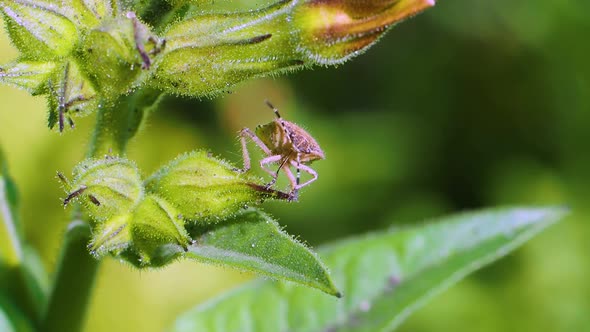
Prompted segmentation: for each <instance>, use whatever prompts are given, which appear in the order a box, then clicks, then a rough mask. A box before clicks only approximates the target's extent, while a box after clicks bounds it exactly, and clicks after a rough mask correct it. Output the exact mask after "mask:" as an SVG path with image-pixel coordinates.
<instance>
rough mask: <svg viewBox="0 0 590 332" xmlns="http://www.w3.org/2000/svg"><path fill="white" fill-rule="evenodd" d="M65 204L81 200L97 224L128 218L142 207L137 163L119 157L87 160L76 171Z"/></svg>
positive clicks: (141, 188)
mask: <svg viewBox="0 0 590 332" xmlns="http://www.w3.org/2000/svg"><path fill="white" fill-rule="evenodd" d="M73 173H74V180H73V181H72V183H71V185H69V184H67V185H66V186H67V187H69V188H66V189H67V190H68V197H67V198H66V199H65V200H64V205H66V204H68V203H69V202H70V201H71V200H73V199H79V200H80V202H81V203H82V205H83V206H84V207H85V209H86V211H87V212H88V214H89V215H90V216H91V217H92V218H93V219H94V220H95V221H97V222H104V221H106V220H109V219H111V218H113V217H115V216H120V215H125V214H127V213H130V212H132V210H133V209H134V208H135V207H136V206H137V205H138V204H139V202H140V201H141V200H142V198H143V194H144V190H143V184H142V182H141V177H140V174H139V171H138V169H137V167H136V166H135V164H134V163H132V162H131V161H129V160H127V159H123V158H118V157H106V158H104V159H86V160H84V161H83V162H81V163H80V164H78V165H77V166H76V167H75V168H74V172H73ZM62 180H64V179H63V177H62Z"/></svg>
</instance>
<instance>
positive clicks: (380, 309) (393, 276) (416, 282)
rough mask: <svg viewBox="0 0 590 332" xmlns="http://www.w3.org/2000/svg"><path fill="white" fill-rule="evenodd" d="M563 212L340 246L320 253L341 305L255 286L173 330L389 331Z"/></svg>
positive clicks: (485, 217)
mask: <svg viewBox="0 0 590 332" xmlns="http://www.w3.org/2000/svg"><path fill="white" fill-rule="evenodd" d="M566 213H567V212H566V210H565V209H562V208H513V209H496V210H485V211H480V212H475V213H465V214H459V215H456V216H451V217H447V218H442V219H440V220H434V222H433V223H430V224H426V225H424V226H420V227H414V228H407V229H398V230H392V231H388V232H382V233H374V234H369V235H365V236H361V237H357V238H354V239H350V240H345V241H340V242H337V243H335V244H333V245H331V246H328V247H326V248H324V249H323V250H321V251H320V252H321V254H322V257H324V259H325V261H326V262H327V265H328V266H330V267H331V269H332V276H333V278H334V280H335V282H336V283H337V284H338V285H342V286H343V287H344V298H342V299H335V298H330V297H328V296H324V295H322V294H321V293H318V292H314V291H311V290H309V289H305V288H302V287H297V286H294V285H289V284H283V283H271V282H265V281H256V282H253V283H250V284H247V285H246V286H244V287H242V288H240V289H238V290H236V291H234V292H233V293H231V294H230V295H226V296H224V297H223V298H220V299H216V300H213V301H211V302H209V303H205V304H202V305H199V306H197V307H196V308H194V309H192V310H190V311H188V312H187V313H185V314H183V315H181V316H180V317H179V318H178V320H177V321H176V324H175V326H174V328H173V329H172V331H175V332H181V331H224V332H230V331H261V332H264V331H273V332H274V331H301V332H303V331H391V330H394V329H395V328H396V327H397V326H399V325H400V324H401V323H402V322H403V321H404V319H405V318H407V316H408V315H410V314H411V313H413V312H414V311H415V310H417V309H418V308H419V307H421V306H422V305H424V304H425V303H426V302H427V301H428V300H430V299H431V298H432V297H433V296H435V295H437V294H439V293H440V292H442V291H443V290H445V289H447V288H449V287H450V286H451V285H453V284H455V283H456V282H458V281H459V280H461V279H462V278H464V277H465V276H466V275H468V274H469V273H471V272H473V271H475V270H477V269H479V268H481V267H482V266H484V265H486V264H489V263H491V262H493V261H494V260H496V259H498V258H500V257H502V256H504V255H506V254H508V253H509V252H510V251H512V250H514V249H515V248H517V247H518V246H519V245H521V244H522V243H523V242H525V241H526V240H528V239H530V238H531V237H532V236H533V235H535V234H537V233H538V232H539V231H541V230H543V229H544V228H546V227H547V226H549V225H551V224H552V223H554V222H555V221H557V220H559V219H561V218H562V217H563V216H564V215H565V214H566ZM227 317H232V319H227Z"/></svg>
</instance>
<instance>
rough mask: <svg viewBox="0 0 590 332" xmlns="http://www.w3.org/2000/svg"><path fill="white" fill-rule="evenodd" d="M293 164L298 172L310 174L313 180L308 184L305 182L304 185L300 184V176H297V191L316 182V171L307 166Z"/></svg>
mask: <svg viewBox="0 0 590 332" xmlns="http://www.w3.org/2000/svg"><path fill="white" fill-rule="evenodd" d="M291 164H292V165H293V166H295V167H297V171H299V170H303V171H304V172H307V173H309V174H310V175H311V176H312V178H311V179H309V180H308V181H307V182H305V183H303V184H299V176H297V187H296V189H297V190H299V189H301V188H303V187H305V186H307V185H308V184H310V183H312V182H313V181H315V180H317V179H318V173H317V172H316V171H314V170H313V169H312V168H311V167H309V166H306V165H303V164H299V165H297V162H296V161H293V162H291ZM298 175H299V173H298Z"/></svg>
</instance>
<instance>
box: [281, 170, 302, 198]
mask: <svg viewBox="0 0 590 332" xmlns="http://www.w3.org/2000/svg"><path fill="white" fill-rule="evenodd" d="M282 170H283V171H284V172H285V174H286V175H287V178H289V182H291V188H292V189H291V192H290V193H289V200H290V201H297V198H298V195H299V190H298V189H296V188H297V179H296V178H295V175H293V172H292V171H291V169H290V168H289V165H287V167H283V168H282Z"/></svg>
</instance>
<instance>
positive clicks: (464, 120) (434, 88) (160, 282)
mask: <svg viewBox="0 0 590 332" xmlns="http://www.w3.org/2000/svg"><path fill="white" fill-rule="evenodd" d="M589 35H590V2H589V1H567V0H538V1H535V2H524V1H512V0H496V1H491V0H470V1H467V0H445V1H441V2H440V3H439V4H437V6H436V7H435V8H433V9H430V10H429V11H427V12H426V13H424V14H422V15H419V16H418V17H416V18H414V19H412V20H409V21H407V22H405V23H403V24H400V25H399V26H398V27H396V28H395V29H393V30H392V31H390V32H389V33H388V34H387V36H386V37H385V38H383V39H382V40H381V41H380V42H379V43H378V44H377V45H375V46H374V47H373V48H371V49H370V50H369V51H368V52H367V53H366V54H364V55H363V56H361V57H359V58H357V59H354V60H353V61H351V62H350V63H347V64H345V65H343V66H340V67H338V68H319V69H316V70H313V71H307V72H300V73H297V74H295V75H291V76H288V77H282V78H279V79H262V80H257V81H253V82H249V83H247V84H243V85H241V86H239V87H238V88H236V89H235V90H234V91H233V93H231V94H226V95H223V96H221V97H220V98H217V99H215V100H213V101H210V100H202V101H199V100H188V99H178V98H173V97H170V98H168V99H166V100H165V102H164V103H163V105H162V107H161V109H160V110H159V111H158V112H157V113H156V114H154V116H152V117H151V118H150V119H149V121H148V123H147V124H146V125H145V127H144V128H143V130H142V131H141V132H140V134H139V135H138V137H137V138H136V139H135V140H134V141H133V142H132V144H131V146H130V149H129V155H130V157H131V158H133V159H135V160H136V161H137V163H138V164H139V166H140V168H141V169H142V170H143V171H144V172H145V173H146V175H147V174H149V173H151V172H152V171H153V170H155V169H156V168H157V167H158V166H159V165H161V164H162V163H164V162H166V161H167V160H169V159H171V158H173V157H174V156H176V155H177V154H179V153H182V152H184V151H189V150H193V149H196V148H208V149H210V150H211V151H213V152H214V153H215V154H217V155H220V156H222V157H224V158H227V159H229V160H231V161H233V162H236V163H239V162H241V157H240V155H241V154H240V148H239V145H238V142H237V132H238V130H239V129H240V128H242V127H244V126H248V127H253V126H255V125H256V124H259V123H264V122H268V121H270V120H271V119H272V113H271V112H270V111H269V110H268V109H267V108H266V107H265V106H264V104H263V100H264V99H265V98H268V99H270V100H272V101H273V103H275V104H276V105H277V106H278V107H279V108H280V109H281V111H282V113H283V116H284V117H285V118H287V119H289V120H292V121H294V122H296V123H299V124H301V125H302V126H304V127H305V128H307V129H309V131H310V132H311V133H312V134H313V135H314V136H315V137H316V138H317V140H318V141H319V142H320V144H321V145H322V147H323V148H324V150H325V152H326V155H327V158H326V160H324V161H320V162H317V163H316V164H314V168H315V169H316V170H317V171H318V172H319V175H320V176H319V180H318V181H317V182H316V183H315V184H313V185H312V186H310V187H308V188H306V189H305V190H304V191H303V192H302V195H301V200H300V202H299V203H296V204H287V203H283V202H271V203H266V204H265V208H266V209H267V210H269V211H270V212H271V213H272V214H273V215H275V216H276V217H277V218H278V219H279V221H280V223H281V224H283V225H286V227H287V230H288V231H289V232H290V233H292V234H296V235H298V236H299V237H300V238H301V239H304V240H305V241H307V242H308V243H309V244H311V245H312V246H314V247H315V246H318V245H320V244H322V243H325V242H328V241H331V240H335V239H338V238H341V237H345V236H349V235H353V234H358V233H362V232H366V231H368V230H375V229H384V228H386V227H389V226H391V225H401V224H409V223H413V222H422V221H423V220H425V218H428V217H432V216H439V215H441V214H446V213H451V212H456V211H461V210H465V209H471V208H478V207H487V206H496V205H515V204H564V205H568V206H570V207H571V208H572V210H573V214H572V217H570V218H568V219H567V220H566V221H565V222H562V223H560V224H558V225H556V226H554V227H552V228H550V229H549V230H548V231H546V232H545V233H543V234H541V235H540V236H538V237H537V238H535V239H534V240H533V241H531V242H529V243H527V244H526V245H525V246H524V247H523V248H522V249H520V250H518V251H517V252H515V253H514V254H511V255H510V256H509V257H507V258H505V259H503V260H501V261H500V262H498V263H496V264H494V265H492V266H490V267H488V268H485V269H483V270H482V271H480V272H478V273H477V274H475V275H474V276H472V277H470V278H469V279H467V280H466V281H463V282H462V283H461V284H460V285H459V286H457V287H454V288H452V289H451V290H450V291H447V292H445V293H444V294H443V295H442V296H439V297H438V298H437V299H436V300H435V301H433V302H431V303H429V304H428V305H427V306H426V307H425V308H424V309H422V310H420V311H419V312H418V313H416V314H415V315H413V316H411V318H410V319H409V320H408V322H407V323H406V324H404V325H403V326H402V328H401V330H402V331H414V332H418V331H560V332H563V331H575V332H579V331H590V282H589V281H590V255H589V253H590V241H589V239H590V225H589V224H588V220H589V218H590V204H589V203H590V201H589V198H590V144H589V143H590V61H589V60H590V43H589V42H588V36H589ZM15 56H16V51H15V50H14V49H13V48H12V47H11V46H10V44H9V42H8V40H7V36H6V35H5V34H1V35H0V63H6V62H8V61H9V60H10V59H13V58H14V57H15ZM0 100H1V103H0V144H2V146H3V148H4V150H5V154H6V156H7V158H8V161H9V164H10V166H11V171H12V174H13V176H14V178H15V180H16V182H17V183H18V185H19V186H20V191H21V201H22V211H21V212H22V214H23V218H24V222H25V230H26V234H27V236H28V239H29V240H30V241H31V242H32V244H33V245H34V246H35V247H36V248H37V249H38V250H39V251H40V253H41V255H42V258H43V261H44V263H45V266H46V268H47V269H48V270H49V271H53V269H54V266H55V262H56V259H57V254H58V249H59V245H60V238H61V236H62V234H63V232H64V228H65V226H66V224H67V221H68V216H69V213H70V211H67V210H64V209H62V207H61V204H60V200H59V198H60V197H63V196H64V194H63V192H61V191H60V187H59V184H58V182H57V181H56V179H55V172H56V170H61V171H65V172H67V173H69V172H70V170H71V169H72V167H73V166H74V165H75V164H76V163H77V162H78V161H79V160H80V159H81V158H82V156H83V155H84V152H85V148H86V144H87V141H88V137H89V131H90V129H91V128H92V125H93V122H94V119H93V118H92V117H89V118H86V119H82V120H79V121H78V122H77V126H78V128H77V130H75V131H74V132H67V133H65V134H63V135H59V134H56V133H52V132H49V131H48V130H47V128H46V126H45V123H46V116H47V113H46V111H45V101H44V99H42V98H39V97H31V96H29V95H28V94H26V93H24V92H22V91H18V90H16V89H14V88H10V87H0ZM282 184H283V185H284V184H285V182H283V183H282ZM250 278H252V276H251V275H249V274H245V273H240V272H236V271H232V270H228V269H223V268H218V267H212V266H206V265H199V264H196V263H193V262H180V263H177V264H173V265H171V266H169V267H167V268H164V269H161V270H156V271H141V272H139V271H135V270H133V269H132V268H131V267H129V266H127V265H124V264H121V263H119V262H117V261H115V260H113V259H106V260H105V261H104V263H103V264H102V266H101V270H100V275H99V278H98V282H97V287H96V290H95V292H94V296H93V300H92V305H91V308H90V313H89V316H88V323H87V326H86V331H92V332H97V331H123V330H129V331H146V332H152V331H154V332H155V331H162V330H163V329H164V328H165V327H166V326H168V325H169V324H170V323H171V321H172V319H173V317H174V316H175V315H177V314H178V313H179V312H182V311H183V310H185V309H187V308H189V307H191V306H193V305H194V304H197V303H200V302H202V301H205V300H207V299H209V298H211V297H213V296H215V295H218V294H220V293H221V292H223V291H224V290H227V289H229V288H232V287H234V286H236V285H238V284H239V283H242V282H244V281H246V280H248V279H250Z"/></svg>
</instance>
